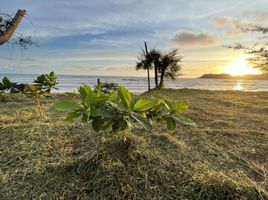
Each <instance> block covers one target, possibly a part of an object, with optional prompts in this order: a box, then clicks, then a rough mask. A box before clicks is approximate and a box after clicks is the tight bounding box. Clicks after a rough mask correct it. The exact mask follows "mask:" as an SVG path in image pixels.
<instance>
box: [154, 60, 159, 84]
mask: <svg viewBox="0 0 268 200" xmlns="http://www.w3.org/2000/svg"><path fill="white" fill-rule="evenodd" d="M154 81H155V87H156V88H157V87H158V73H157V66H156V65H155V64H154Z"/></svg>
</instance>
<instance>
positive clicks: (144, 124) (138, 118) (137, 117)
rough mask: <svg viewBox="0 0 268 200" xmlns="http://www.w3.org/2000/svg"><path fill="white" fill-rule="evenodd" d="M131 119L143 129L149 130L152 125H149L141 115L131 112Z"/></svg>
mask: <svg viewBox="0 0 268 200" xmlns="http://www.w3.org/2000/svg"><path fill="white" fill-rule="evenodd" d="M131 117H132V118H133V119H134V120H135V121H136V122H137V123H138V124H140V125H141V126H142V127H143V128H145V129H147V130H149V129H151V128H152V125H151V124H150V122H149V121H148V120H147V119H146V118H144V117H143V116H142V115H140V114H138V113H135V112H131Z"/></svg>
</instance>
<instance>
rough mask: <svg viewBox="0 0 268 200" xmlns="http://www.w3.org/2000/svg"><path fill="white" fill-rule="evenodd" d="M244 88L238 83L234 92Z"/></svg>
mask: <svg viewBox="0 0 268 200" xmlns="http://www.w3.org/2000/svg"><path fill="white" fill-rule="evenodd" d="M242 89H243V87H242V85H241V83H236V85H235V86H234V90H242Z"/></svg>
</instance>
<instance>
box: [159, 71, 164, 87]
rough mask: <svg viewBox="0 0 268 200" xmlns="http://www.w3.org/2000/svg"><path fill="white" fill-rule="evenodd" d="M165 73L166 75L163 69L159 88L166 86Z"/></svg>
mask: <svg viewBox="0 0 268 200" xmlns="http://www.w3.org/2000/svg"><path fill="white" fill-rule="evenodd" d="M164 75H165V71H164V70H162V71H161V76H160V83H159V88H160V89H161V88H163V87H164Z"/></svg>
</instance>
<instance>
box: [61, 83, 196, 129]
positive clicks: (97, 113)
mask: <svg viewBox="0 0 268 200" xmlns="http://www.w3.org/2000/svg"><path fill="white" fill-rule="evenodd" d="M70 96H72V97H73V98H75V99H77V100H78V102H73V101H60V102H58V103H56V108H57V109H61V110H68V111H69V113H68V115H67V118H66V119H67V120H68V121H74V120H75V119H76V118H79V117H80V118H81V120H82V122H90V123H91V124H92V128H93V129H94V131H96V132H99V131H101V130H109V131H111V132H113V133H118V132H122V131H125V130H127V129H131V128H140V127H141V128H144V129H147V130H150V129H151V128H152V122H153V121H155V120H157V121H164V122H165V123H166V125H167V128H168V129H169V130H174V129H175V128H176V124H177V122H179V123H184V124H188V125H193V124H194V123H193V122H192V120H190V119H188V118H185V117H183V116H182V115H181V114H182V113H183V112H185V111H186V110H187V109H188V104H187V103H186V102H184V101H179V102H176V103H175V104H173V103H172V102H171V101H169V100H167V99H159V100H152V99H144V98H138V99H135V98H133V96H132V94H131V93H130V92H129V91H128V90H127V89H126V88H125V87H124V86H119V87H118V89H117V91H114V92H111V93H103V92H102V88H101V85H100V84H99V85H98V86H97V87H96V88H95V89H94V90H92V89H91V88H90V87H89V86H88V85H84V86H81V87H80V88H79V90H78V94H74V93H73V94H70Z"/></svg>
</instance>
